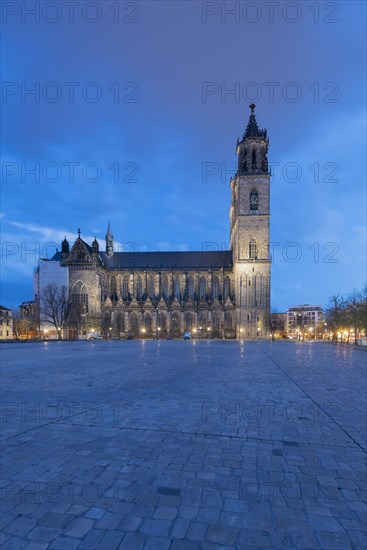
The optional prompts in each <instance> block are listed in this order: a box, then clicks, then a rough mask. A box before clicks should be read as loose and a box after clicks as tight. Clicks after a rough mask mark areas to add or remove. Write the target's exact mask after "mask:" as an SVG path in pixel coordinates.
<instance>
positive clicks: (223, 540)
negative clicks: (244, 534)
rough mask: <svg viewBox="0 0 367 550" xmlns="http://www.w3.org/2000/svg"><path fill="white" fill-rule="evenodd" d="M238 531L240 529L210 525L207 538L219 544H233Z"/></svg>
mask: <svg viewBox="0 0 367 550" xmlns="http://www.w3.org/2000/svg"><path fill="white" fill-rule="evenodd" d="M238 533H239V529H233V528H231V527H222V526H220V525H210V526H209V528H208V531H207V534H206V540H207V541H208V542H215V543H217V544H226V545H231V544H233V543H234V541H235V540H236V538H237V536H238Z"/></svg>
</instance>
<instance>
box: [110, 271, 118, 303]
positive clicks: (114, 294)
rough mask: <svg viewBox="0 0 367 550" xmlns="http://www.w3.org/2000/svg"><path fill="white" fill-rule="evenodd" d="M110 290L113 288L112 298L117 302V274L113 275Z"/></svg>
mask: <svg viewBox="0 0 367 550" xmlns="http://www.w3.org/2000/svg"><path fill="white" fill-rule="evenodd" d="M110 290H111V293H110V298H111V300H112V301H113V302H116V301H117V286H116V277H115V276H113V277H111V282H110Z"/></svg>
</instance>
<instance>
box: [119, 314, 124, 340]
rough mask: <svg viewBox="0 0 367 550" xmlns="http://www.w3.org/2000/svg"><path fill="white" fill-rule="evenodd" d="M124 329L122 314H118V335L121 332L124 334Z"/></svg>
mask: <svg viewBox="0 0 367 550" xmlns="http://www.w3.org/2000/svg"><path fill="white" fill-rule="evenodd" d="M124 329H125V321H124V314H123V313H119V314H118V316H117V332H118V334H119V335H120V334H121V332H124Z"/></svg>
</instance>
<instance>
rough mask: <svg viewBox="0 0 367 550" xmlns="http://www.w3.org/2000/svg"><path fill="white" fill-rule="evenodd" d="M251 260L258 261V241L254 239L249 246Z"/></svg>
mask: <svg viewBox="0 0 367 550" xmlns="http://www.w3.org/2000/svg"><path fill="white" fill-rule="evenodd" d="M249 258H250V259H251V260H256V259H257V246H256V241H255V240H254V239H251V240H250V244H249Z"/></svg>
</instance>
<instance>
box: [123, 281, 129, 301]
mask: <svg viewBox="0 0 367 550" xmlns="http://www.w3.org/2000/svg"><path fill="white" fill-rule="evenodd" d="M121 293H122V297H123V299H124V300H126V299H127V297H128V295H129V279H128V278H127V277H124V279H123V281H122V288H121Z"/></svg>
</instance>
